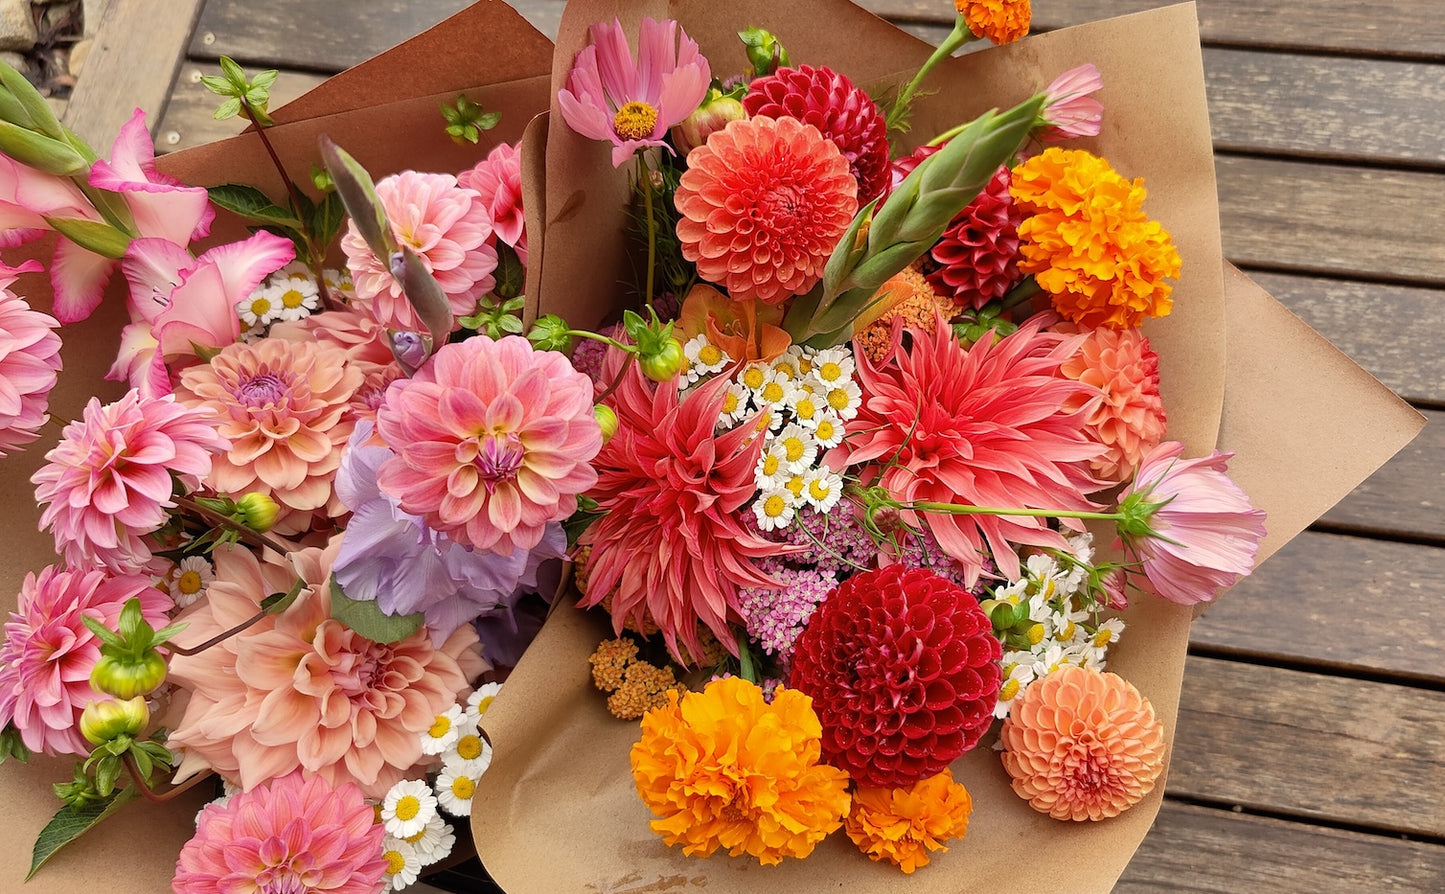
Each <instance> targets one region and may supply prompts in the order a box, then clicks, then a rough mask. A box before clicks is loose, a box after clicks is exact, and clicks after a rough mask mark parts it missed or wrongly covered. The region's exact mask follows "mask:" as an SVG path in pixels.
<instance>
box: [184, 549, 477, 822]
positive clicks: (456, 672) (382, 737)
mask: <svg viewBox="0 0 1445 894" xmlns="http://www.w3.org/2000/svg"><path fill="white" fill-rule="evenodd" d="M339 546H340V541H336V542H334V543H333V544H332V545H331V546H330V547H329V548H327V549H326V550H324V551H323V550H319V549H304V550H300V551H297V552H294V553H291V554H290V555H289V556H288V557H287V562H282V561H280V560H271V559H268V560H267V562H266V563H264V564H263V563H262V562H260V561H259V560H257V559H256V557H255V556H254V555H253V554H252V553H251V552H250V551H249V550H244V549H223V550H217V552H216V554H215V559H216V580H215V581H214V582H213V583H212V584H211V585H210V587H208V588H207V590H206V599H205V600H203V601H202V602H199V603H197V604H196V605H195V606H193V607H192V608H190V609H187V610H186V611H185V612H183V613H182V614H181V615H180V616H179V617H178V620H180V621H185V622H186V623H188V624H189V625H190V626H189V627H187V629H186V631H185V632H184V633H183V634H181V636H180V637H178V640H179V642H180V644H181V645H194V644H196V643H200V642H204V641H206V640H208V639H210V638H211V637H213V636H215V635H216V634H217V633H220V632H221V631H223V630H227V629H229V628H231V627H233V626H235V625H237V624H240V623H241V622H242V621H245V620H246V619H247V618H250V617H251V616H253V615H254V614H255V613H256V611H257V608H258V606H259V605H260V603H261V600H263V599H265V598H266V597H267V596H269V595H270V594H272V593H275V592H286V591H288V590H289V589H290V588H291V586H292V585H293V584H294V583H295V582H296V579H297V578H298V577H299V578H300V579H301V580H302V581H303V582H304V583H305V587H304V588H303V589H302V590H301V593H300V595H299V596H298V597H297V599H296V601H295V602H294V603H292V605H291V606H290V607H289V608H287V609H286V610H285V611H284V612H281V613H280V614H279V615H267V616H266V617H265V618H264V619H263V620H261V621H260V622H258V623H256V624H254V625H253V626H251V627H249V628H247V629H246V630H245V631H244V632H242V633H240V634H237V635H236V636H233V637H231V638H229V639H227V640H225V641H224V642H223V643H221V644H220V645H218V646H215V647H213V648H210V649H207V650H206V651H204V652H201V653H200V654H198V655H190V656H185V655H177V656H175V657H173V658H172V659H171V677H172V679H174V680H175V681H176V682H177V683H179V684H180V685H181V687H182V688H183V689H186V690H188V691H189V693H190V698H189V700H188V702H187V704H186V711H185V715H184V716H183V717H182V718H181V722H180V723H179V724H178V725H177V726H176V729H175V731H174V732H173V733H172V734H171V737H170V740H169V742H168V745H169V746H170V747H171V748H179V749H181V752H182V755H183V759H182V762H181V765H180V766H179V767H178V768H177V773H176V778H177V780H180V779H184V778H186V777H188V776H190V775H192V774H193V773H197V772H202V771H205V770H214V771H216V772H218V773H220V774H221V775H222V776H223V777H225V778H226V779H228V780H230V781H231V782H233V783H237V784H239V785H240V786H241V787H242V788H243V789H251V788H254V787H256V786H258V785H261V784H263V783H265V782H266V781H267V780H270V779H275V778H276V777H278V776H284V775H286V774H288V773H291V772H293V771H295V770H296V769H298V768H300V769H301V770H303V771H304V772H305V773H306V774H307V775H308V776H310V775H315V776H319V777H321V778H322V779H324V780H326V781H327V782H329V783H330V784H332V785H337V786H339V785H343V784H345V783H348V782H353V783H355V784H357V785H359V786H360V787H361V789H362V791H363V792H364V793H365V794H366V795H367V796H368V797H372V798H380V797H382V796H384V795H385V794H386V791H387V789H389V788H391V786H393V785H395V784H396V783H397V782H398V781H399V780H400V779H401V778H402V777H403V775H404V774H405V773H406V771H407V770H408V769H410V768H411V766H412V765H413V764H415V763H416V762H417V761H419V760H421V757H422V753H421V734H422V733H423V732H424V731H425V730H426V729H427V728H428V727H429V726H431V723H432V721H433V720H435V719H436V716H437V715H438V714H440V713H442V712H443V711H445V710H446V709H447V707H448V706H449V705H451V704H454V703H455V701H456V699H457V697H458V695H460V694H461V692H462V691H464V690H465V689H466V687H467V686H468V684H469V682H470V681H471V680H472V679H473V678H475V676H476V675H477V674H478V673H480V672H481V670H482V667H483V665H482V661H481V658H480V656H479V655H478V654H477V649H476V643H477V634H476V631H474V630H472V628H471V627H470V626H469V625H463V626H461V627H460V628H458V629H457V631H456V632H455V633H453V634H452V635H451V637H450V638H449V639H447V641H446V642H445V643H443V644H441V645H440V646H435V645H433V643H432V641H431V639H430V638H429V637H428V635H427V632H426V629H425V628H423V629H421V630H418V631H417V632H416V633H414V634H412V635H411V636H409V637H407V638H405V639H403V640H400V641H399V642H395V643H390V644H382V643H375V642H372V641H371V640H368V639H364V638H362V637H361V636H360V635H358V634H357V633H356V632H355V631H353V630H352V629H351V628H349V627H347V626H346V625H344V624H342V623H341V622H339V621H336V620H333V619H332V618H331V586H330V576H331V565H332V561H333V560H334V559H335V556H336V551H337V549H338V548H339Z"/></svg>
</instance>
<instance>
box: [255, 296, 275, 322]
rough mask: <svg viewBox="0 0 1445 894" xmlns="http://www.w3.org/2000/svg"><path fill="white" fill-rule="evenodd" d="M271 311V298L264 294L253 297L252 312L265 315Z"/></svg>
mask: <svg viewBox="0 0 1445 894" xmlns="http://www.w3.org/2000/svg"><path fill="white" fill-rule="evenodd" d="M270 312H271V299H270V298H267V297H266V296H264V295H262V296H259V297H256V298H252V299H251V313H253V314H255V315H256V316H258V317H264V316H266V314H268V313H270Z"/></svg>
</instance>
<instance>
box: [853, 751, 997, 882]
mask: <svg viewBox="0 0 1445 894" xmlns="http://www.w3.org/2000/svg"><path fill="white" fill-rule="evenodd" d="M972 812H973V799H972V798H971V797H969V794H968V789H966V788H964V787H963V786H962V785H961V784H960V783H957V782H954V781H953V773H951V772H950V771H948V770H944V771H943V772H942V773H939V774H938V775H937V776H930V777H929V778H927V779H923V780H920V781H918V782H915V783H914V784H913V785H910V786H908V787H907V788H860V789H858V791H856V792H854V793H853V810H852V811H851V812H850V813H849V814H848V822H847V830H848V837H849V838H851V839H853V843H854V844H856V845H858V849H859V850H861V851H862V852H863V853H865V854H867V855H868V857H869V858H870V859H872V860H873V861H875V862H878V863H882V862H884V861H887V862H889V863H892V864H893V865H895V866H897V867H898V868H899V869H902V870H903V871H904V872H906V873H911V872H913V870H915V869H917V868H918V867H920V866H927V865H928V860H929V853H930V852H931V851H946V850H948V848H947V847H945V846H944V844H943V842H945V841H948V840H949V839H953V838H962V837H963V836H964V833H965V832H967V831H968V816H969V814H970V813H972Z"/></svg>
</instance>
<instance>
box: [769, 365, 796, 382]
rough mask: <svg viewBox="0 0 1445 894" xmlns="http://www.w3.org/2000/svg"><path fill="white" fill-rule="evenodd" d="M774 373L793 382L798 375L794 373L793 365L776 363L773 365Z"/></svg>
mask: <svg viewBox="0 0 1445 894" xmlns="http://www.w3.org/2000/svg"><path fill="white" fill-rule="evenodd" d="M773 372H775V373H777V374H778V375H780V376H782V377H783V378H785V379H787V380H789V381H792V380H793V378H794V377H795V376H796V373H795V372H794V371H793V365H792V364H791V363H775V364H773Z"/></svg>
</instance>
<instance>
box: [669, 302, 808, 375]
mask: <svg viewBox="0 0 1445 894" xmlns="http://www.w3.org/2000/svg"><path fill="white" fill-rule="evenodd" d="M677 324H678V326H679V327H680V328H681V329H682V331H683V335H684V336H685V338H695V337H696V336H699V335H706V336H707V340H708V341H709V342H711V343H712V344H715V345H717V346H718V347H719V348H722V349H723V350H724V351H727V354H728V356H729V357H731V358H733V359H734V360H742V361H747V360H776V359H777V358H778V357H780V356H781V355H782V353H783V352H784V351H786V350H787V349H788V346H789V345H791V344H792V343H793V340H792V338H790V337H789V336H788V333H787V332H785V331H784V330H783V328H782V326H783V309H782V308H781V307H778V306H775V305H769V304H764V303H762V302H761V301H757V300H753V299H748V300H741V299H735V298H729V297H728V296H726V295H724V294H723V293H722V292H719V291H718V290H717V289H714V288H713V287H712V286H709V285H705V284H703V283H698V284H697V285H695V286H693V287H692V290H691V291H689V292H688V293H687V297H686V298H685V299H683V302H682V310H681V311H680V312H679V313H678V315H677Z"/></svg>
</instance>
